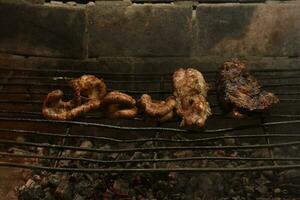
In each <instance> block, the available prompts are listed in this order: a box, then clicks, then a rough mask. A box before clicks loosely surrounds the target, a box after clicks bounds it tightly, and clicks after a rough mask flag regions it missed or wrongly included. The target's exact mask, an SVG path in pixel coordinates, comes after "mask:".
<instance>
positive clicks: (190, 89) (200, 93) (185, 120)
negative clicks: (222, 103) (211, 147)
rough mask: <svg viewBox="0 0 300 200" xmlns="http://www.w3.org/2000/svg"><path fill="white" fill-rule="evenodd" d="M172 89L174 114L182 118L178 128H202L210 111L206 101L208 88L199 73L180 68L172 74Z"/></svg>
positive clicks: (190, 69) (191, 69)
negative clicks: (174, 102)
mask: <svg viewBox="0 0 300 200" xmlns="http://www.w3.org/2000/svg"><path fill="white" fill-rule="evenodd" d="M173 88H174V91H173V94H174V96H175V99H176V113H177V114H178V115H179V116H181V117H182V121H181V124H180V126H191V125H194V126H197V127H203V126H204V124H205V121H206V119H207V117H208V116H210V115H211V109H210V106H209V103H208V102H207V101H206V97H207V92H208V90H209V86H208V84H207V83H206V82H205V79H204V77H203V75H202V74H201V72H199V71H198V70H196V69H193V68H187V69H182V68H180V69H179V70H177V71H176V72H175V73H174V74H173Z"/></svg>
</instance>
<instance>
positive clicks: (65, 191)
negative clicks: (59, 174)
mask: <svg viewBox="0 0 300 200" xmlns="http://www.w3.org/2000/svg"><path fill="white" fill-rule="evenodd" d="M54 193H55V196H56V197H57V198H58V199H60V200H73V197H74V192H73V187H72V185H71V184H70V183H69V181H68V180H67V177H66V176H64V177H63V178H62V179H61V181H60V183H59V185H58V186H57V188H56V190H55V192H54Z"/></svg>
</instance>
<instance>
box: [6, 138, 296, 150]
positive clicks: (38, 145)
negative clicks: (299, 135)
mask: <svg viewBox="0 0 300 200" xmlns="http://www.w3.org/2000/svg"><path fill="white" fill-rule="evenodd" d="M0 143H1V144H11V145H19V146H33V147H46V148H52V149H69V150H78V151H89V152H97V153H128V152H129V153H130V152H154V151H182V150H195V151H196V150H219V149H231V150H232V149H235V150H240V149H264V148H274V147H285V146H298V145H300V141H296V142H282V143H276V144H257V145H244V146H180V147H178V146H176V147H161V146H160V147H149V148H126V149H96V148H83V147H75V146H65V145H56V144H41V143H33V142H16V141H13V140H2V139H0Z"/></svg>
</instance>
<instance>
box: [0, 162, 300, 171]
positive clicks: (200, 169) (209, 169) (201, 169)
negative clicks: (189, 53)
mask: <svg viewBox="0 0 300 200" xmlns="http://www.w3.org/2000/svg"><path fill="white" fill-rule="evenodd" d="M0 167H15V168H25V169H35V170H47V171H53V172H54V171H56V172H71V173H75V172H82V173H101V172H110V173H138V172H153V173H154V172H155V173H159V172H160V173H163V172H243V171H266V170H287V169H300V165H278V166H263V167H243V168H238V167H235V168H208V167H207V168H156V169H153V168H152V169H144V168H142V169H140V168H131V169H128V168H127V169H124V168H112V169H109V168H106V169H102V168H100V169H99V168H53V167H45V166H35V165H29V164H20V163H9V162H0Z"/></svg>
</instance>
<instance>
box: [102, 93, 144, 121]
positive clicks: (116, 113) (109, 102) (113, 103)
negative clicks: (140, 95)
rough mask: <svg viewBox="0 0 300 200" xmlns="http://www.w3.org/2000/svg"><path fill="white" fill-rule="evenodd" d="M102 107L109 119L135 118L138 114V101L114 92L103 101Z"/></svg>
mask: <svg viewBox="0 0 300 200" xmlns="http://www.w3.org/2000/svg"><path fill="white" fill-rule="evenodd" d="M101 107H102V108H103V110H104V113H105V114H106V116H107V117H109V118H127V119H129V118H134V117H135V116H136V115H137V114H138V108H137V107H136V101H135V99H134V98H133V97H131V96H129V95H128V94H125V93H122V92H119V91H112V92H110V93H108V94H107V95H106V96H105V97H104V98H103V101H102V104H101Z"/></svg>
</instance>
